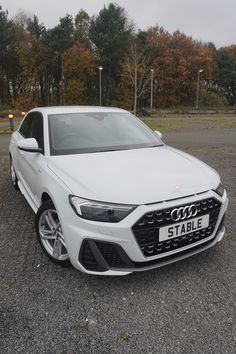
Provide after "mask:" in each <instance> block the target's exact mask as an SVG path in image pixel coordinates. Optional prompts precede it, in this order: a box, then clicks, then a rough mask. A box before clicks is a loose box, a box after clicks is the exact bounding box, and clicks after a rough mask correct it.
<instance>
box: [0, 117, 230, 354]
mask: <svg viewBox="0 0 236 354" xmlns="http://www.w3.org/2000/svg"><path fill="white" fill-rule="evenodd" d="M8 141H9V135H0V279H1V284H0V352H1V353H2V354H5V353H9V354H14V353H24V354H25V353H40V354H42V353H52V354H54V353H57V354H58V353H65V354H67V353H68V354H72V353H101V354H103V353H109V354H110V353H135V354H138V353H161V354H165V353H187V354H190V353H199V354H200V353H201V354H202V353H235V352H236V319H235V318H236V306H235V302H236V301H235V300H236V257H235V255H236V221H235V214H236V125H233V126H225V127H224V126H223V127H222V128H221V129H215V128H214V127H211V126H207V125H204V124H199V125H198V126H194V127H187V128H184V129H182V130H181V131H177V132H170V133H166V134H164V141H165V142H167V143H168V144H170V145H172V146H175V147H178V148H182V149H183V150H185V151H187V152H189V153H192V154H193V155H195V156H197V157H199V158H201V159H202V160H203V161H205V162H206V163H209V164H210V165H211V166H212V167H214V168H216V169H217V171H219V173H220V174H221V176H222V180H223V182H224V184H225V186H226V188H227V190H228V194H229V199H230V205H229V210H228V213H227V223H226V226H227V233H226V236H225V238H224V239H223V241H222V242H221V243H220V244H218V245H217V246H215V247H214V248H211V249H210V250H208V251H205V252H204V253H202V254H199V255H197V256H194V257H192V258H189V259H186V260H184V261H181V262H179V263H175V264H172V265H170V266H166V267H164V268H160V269H156V270H152V271H148V272H145V273H135V274H131V275H128V276H125V277H98V276H89V275H85V274H82V273H80V272H78V271H77V270H75V269H73V268H67V269H63V268H60V267H58V266H56V265H54V264H53V263H51V262H50V261H49V260H48V259H47V258H46V257H45V256H44V255H43V254H42V251H41V248H40V246H39V245H38V243H37V240H36V235H35V231H34V214H33V212H32V211H31V209H30V207H29V206H28V204H27V202H26V201H25V199H24V197H23V196H22V195H21V194H20V193H19V192H16V191H15V190H14V189H13V188H12V187H11V184H10V179H9V161H8V152H7V146H8Z"/></svg>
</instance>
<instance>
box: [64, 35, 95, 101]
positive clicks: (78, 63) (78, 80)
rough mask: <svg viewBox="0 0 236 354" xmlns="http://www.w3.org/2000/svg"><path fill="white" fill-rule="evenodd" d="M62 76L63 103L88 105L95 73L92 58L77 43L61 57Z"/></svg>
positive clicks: (87, 50) (82, 46)
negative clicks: (63, 85) (63, 87)
mask: <svg viewBox="0 0 236 354" xmlns="http://www.w3.org/2000/svg"><path fill="white" fill-rule="evenodd" d="M62 62H63V66H62V67H63V69H62V74H63V78H64V81H65V103H67V104H85V103H88V97H89V91H90V90H92V87H91V82H92V80H93V75H94V71H95V60H94V56H93V54H92V52H91V50H90V49H89V48H87V47H86V45H85V44H82V43H80V42H79V41H77V42H76V44H75V45H74V46H73V47H72V48H69V49H68V50H67V51H66V52H64V54H63V55H62Z"/></svg>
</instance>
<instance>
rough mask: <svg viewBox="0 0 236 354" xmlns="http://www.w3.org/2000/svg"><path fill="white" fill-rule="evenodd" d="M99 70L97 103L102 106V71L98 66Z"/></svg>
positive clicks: (101, 67)
mask: <svg viewBox="0 0 236 354" xmlns="http://www.w3.org/2000/svg"><path fill="white" fill-rule="evenodd" d="M98 70H99V103H100V106H101V105H102V70H103V66H101V65H100V66H99V67H98Z"/></svg>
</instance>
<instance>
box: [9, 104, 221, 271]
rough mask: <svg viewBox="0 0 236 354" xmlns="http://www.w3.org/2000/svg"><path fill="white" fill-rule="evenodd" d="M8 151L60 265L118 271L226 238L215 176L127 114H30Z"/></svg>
mask: <svg viewBox="0 0 236 354" xmlns="http://www.w3.org/2000/svg"><path fill="white" fill-rule="evenodd" d="M9 153H10V163H11V179H12V183H13V186H14V187H15V188H16V189H17V188H19V189H20V191H21V193H22V194H23V195H24V196H25V198H26V200H27V201H28V203H29V204H30V206H31V207H32V209H33V211H34V212H35V213H36V218H35V226H36V233H37V237H38V240H39V243H40V245H41V247H42V249H43V251H44V252H45V253H46V254H47V256H48V257H49V258H50V259H51V260H52V261H54V262H56V263H58V264H61V265H65V266H66V265H69V264H72V265H73V266H74V267H75V268H77V269H79V270H81V271H83V272H85V273H90V274H104V275H124V274H128V273H130V272H134V271H143V270H147V269H151V268H155V267H160V266H163V265H165V264H168V263H172V262H175V261H177V260H181V259H183V258H186V257H189V256H191V255H194V254H196V253H198V252H201V251H203V250H206V249H207V248H209V247H211V246H213V245H215V244H216V243H217V242H218V241H220V240H221V239H222V238H223V235H224V232H225V228H224V216H225V212H226V208H227V204H228V199H227V194H226V191H225V189H224V188H223V186H222V184H221V181H220V177H219V175H218V174H217V173H216V172H215V171H214V170H213V169H212V168H210V167H208V166H207V165H206V164H205V163H203V162H201V161H199V160H198V159H196V158H194V157H192V156H190V155H188V154H186V153H184V152H181V151H179V150H176V149H174V148H172V147H169V146H167V145H165V144H164V143H163V141H162V140H161V134H160V133H158V132H153V131H151V130H150V129H149V128H148V127H147V126H146V125H145V124H143V123H142V122H141V121H140V120H139V119H138V118H136V117H135V116H133V115H132V114H130V113H129V112H127V111H125V110H122V109H117V108H105V107H45V108H35V109H33V110H31V111H30V112H29V113H27V114H26V116H25V118H24V119H23V121H22V123H21V125H20V126H19V129H18V130H17V131H16V132H14V133H13V134H12V138H11V141H10V147H9Z"/></svg>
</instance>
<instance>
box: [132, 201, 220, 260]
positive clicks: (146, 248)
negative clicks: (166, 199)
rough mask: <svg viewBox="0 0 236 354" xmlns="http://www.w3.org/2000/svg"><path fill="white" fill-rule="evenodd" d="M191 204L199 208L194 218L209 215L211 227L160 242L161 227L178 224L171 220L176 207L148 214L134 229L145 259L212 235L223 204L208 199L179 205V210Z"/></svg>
mask: <svg viewBox="0 0 236 354" xmlns="http://www.w3.org/2000/svg"><path fill="white" fill-rule="evenodd" d="M189 204H195V205H196V207H197V214H196V215H195V216H194V218H196V217H199V216H202V215H206V214H209V216H210V219H209V226H208V227H207V228H205V229H202V230H200V231H196V232H192V233H189V234H186V235H182V236H180V237H176V238H173V239H170V240H166V241H162V242H159V229H160V227H164V226H168V225H171V224H175V223H177V222H176V221H172V219H171V212H172V210H173V209H175V208H176V207H172V208H167V209H163V210H156V211H153V212H149V213H146V214H145V215H144V216H143V217H142V218H141V219H139V220H138V221H137V222H136V224H135V225H134V226H133V227H132V230H133V233H134V236H135V238H136V240H137V242H138V245H139V247H140V249H141V251H142V253H143V255H144V256H145V257H151V256H156V255H160V254H164V253H166V252H170V251H173V250H176V249H179V248H182V247H185V246H188V245H191V244H194V243H195V242H198V241H200V240H204V239H206V238H208V237H209V236H211V235H212V233H213V231H214V229H215V226H216V222H217V219H218V215H219V212H220V207H221V203H220V202H219V201H218V200H216V199H215V198H208V199H203V200H199V201H197V202H193V203H188V204H183V205H179V206H178V207H177V208H180V207H185V206H187V205H189ZM191 219H193V218H189V219H188V220H191Z"/></svg>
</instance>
